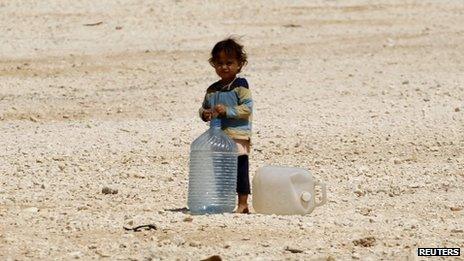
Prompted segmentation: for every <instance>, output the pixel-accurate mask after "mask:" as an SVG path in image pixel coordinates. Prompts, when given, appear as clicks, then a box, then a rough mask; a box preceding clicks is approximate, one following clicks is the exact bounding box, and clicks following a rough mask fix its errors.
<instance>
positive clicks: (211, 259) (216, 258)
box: [201, 255, 222, 261]
mask: <svg viewBox="0 0 464 261" xmlns="http://www.w3.org/2000/svg"><path fill="white" fill-rule="evenodd" d="M221 260H222V258H221V257H220V256H218V255H214V256H210V257H208V258H205V259H202V260H201V261H221Z"/></svg>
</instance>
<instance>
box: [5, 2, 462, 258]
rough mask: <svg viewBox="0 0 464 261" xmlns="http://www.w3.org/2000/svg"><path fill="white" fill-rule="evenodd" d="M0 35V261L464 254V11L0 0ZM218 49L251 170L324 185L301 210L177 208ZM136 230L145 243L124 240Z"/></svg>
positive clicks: (368, 5)
mask: <svg viewBox="0 0 464 261" xmlns="http://www.w3.org/2000/svg"><path fill="white" fill-rule="evenodd" d="M0 21H1V22H0V32H1V35H2V36H1V41H0V135H1V139H0V259H2V260H29V259H30V260H61V259H75V258H80V259H84V260H89V259H107V260H175V259H178V260H200V259H204V258H207V257H209V256H212V255H219V256H220V257H221V258H222V259H223V260H350V259H360V260H408V259H409V260H415V259H417V248H418V247H461V248H463V247H464V232H463V229H464V226H463V224H464V210H463V208H464V200H463V194H464V185H463V184H464V89H463V83H464V62H463V61H464V44H463V43H464V27H463V24H464V2H463V1H461V0H444V1H430V0H426V1H418V0H415V1H399V0H390V1H362V0H347V1H329V0H328V1H321V0H319V1H233V2H232V1H222V0H221V1H186V0H175V1H167V0H162V1H139V0H133V1H88V0H82V1H0ZM230 35H233V36H236V37H238V39H239V40H240V41H241V42H242V43H243V44H244V45H245V48H246V50H247V53H248V55H249V64H248V65H247V67H246V68H245V69H244V70H243V73H242V76H243V77H246V78H247V79H248V81H249V83H250V88H251V91H252V95H253V98H254V102H255V107H254V116H253V139H252V141H253V149H252V153H251V160H250V165H251V174H253V173H255V172H256V169H257V168H259V167H261V166H264V165H268V164H270V165H285V166H296V167H303V168H306V169H309V170H310V171H311V173H312V174H313V175H314V176H315V178H317V179H318V180H320V181H323V182H325V183H326V184H327V187H328V203H327V204H326V205H324V206H322V207H319V208H316V209H315V210H314V212H313V213H311V214H310V215H307V216H275V215H261V214H256V213H253V214H251V215H236V214H224V215H210V216H191V215H189V213H188V212H186V211H185V207H186V205H187V186H188V160H189V158H188V153H189V145H190V142H191V141H193V140H194V139H195V138H196V137H197V136H199V135H200V134H201V133H202V132H204V131H205V130H206V129H207V125H206V124H205V123H203V122H202V121H201V120H200V119H199V118H198V115H197V110H198V108H199V106H200V105H201V101H202V99H203V95H204V92H205V90H206V88H207V87H208V86H209V84H211V83H212V82H214V81H216V80H217V76H216V75H215V73H214V70H213V69H212V68H211V67H210V65H209V64H208V62H207V59H208V58H209V52H210V50H211V48H212V46H213V45H214V44H215V43H216V42H217V41H219V40H222V39H224V38H226V37H227V36H230ZM104 188H109V191H110V192H113V193H116V192H117V193H116V194H112V193H109V194H105V193H102V190H103V189H104ZM105 191H106V190H105ZM250 202H251V201H250ZM142 224H154V225H156V227H157V230H149V231H142V232H131V231H125V230H124V229H123V226H126V227H134V226H137V225H142ZM463 250H464V249H461V252H462V251H463ZM461 255H462V253H461ZM461 258H462V256H461ZM447 260H448V259H447ZM449 260H451V259H449Z"/></svg>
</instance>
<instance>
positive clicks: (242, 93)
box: [218, 86, 253, 119]
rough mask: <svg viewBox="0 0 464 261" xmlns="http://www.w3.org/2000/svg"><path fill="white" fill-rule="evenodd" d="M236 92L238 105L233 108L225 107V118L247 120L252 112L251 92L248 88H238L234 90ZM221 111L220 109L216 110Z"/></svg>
mask: <svg viewBox="0 0 464 261" xmlns="http://www.w3.org/2000/svg"><path fill="white" fill-rule="evenodd" d="M234 91H236V92H237V97H238V102H237V103H238V105H237V106H233V107H225V106H224V112H223V114H225V117H227V118H233V119H248V118H249V117H250V115H251V112H252V110H253V100H252V98H251V91H250V89H248V86H246V87H244V86H240V87H237V88H235V89H234ZM218 109H219V110H221V109H220V108H218Z"/></svg>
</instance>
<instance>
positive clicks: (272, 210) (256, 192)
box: [253, 166, 327, 215]
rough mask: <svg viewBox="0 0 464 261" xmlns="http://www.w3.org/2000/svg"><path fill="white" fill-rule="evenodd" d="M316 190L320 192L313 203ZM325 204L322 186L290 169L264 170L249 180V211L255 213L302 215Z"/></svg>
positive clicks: (303, 174) (300, 172)
mask: <svg viewBox="0 0 464 261" xmlns="http://www.w3.org/2000/svg"><path fill="white" fill-rule="evenodd" d="M316 186H320V188H321V190H320V191H321V193H322V195H321V197H320V200H316ZM326 201H327V194H326V187H325V184H323V183H320V182H318V181H315V180H314V179H313V177H312V175H311V174H310V173H309V171H307V170H305V169H301V168H294V167H278V166H265V167H262V168H259V169H258V171H257V173H256V175H255V176H254V177H253V208H254V210H255V211H256V212H257V213H262V214H276V215H305V214H309V213H311V212H312V211H313V210H314V208H315V207H318V206H321V205H323V204H325V203H326Z"/></svg>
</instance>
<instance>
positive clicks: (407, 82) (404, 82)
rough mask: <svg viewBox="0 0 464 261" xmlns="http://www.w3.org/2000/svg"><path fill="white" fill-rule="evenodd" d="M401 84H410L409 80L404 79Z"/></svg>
mask: <svg viewBox="0 0 464 261" xmlns="http://www.w3.org/2000/svg"><path fill="white" fill-rule="evenodd" d="M401 84H409V81H408V80H406V81H403V82H402V83H401Z"/></svg>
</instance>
